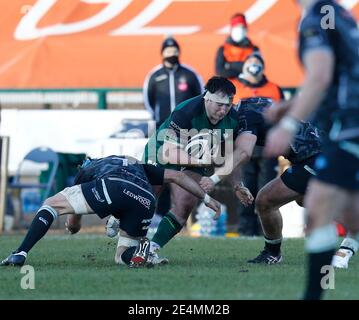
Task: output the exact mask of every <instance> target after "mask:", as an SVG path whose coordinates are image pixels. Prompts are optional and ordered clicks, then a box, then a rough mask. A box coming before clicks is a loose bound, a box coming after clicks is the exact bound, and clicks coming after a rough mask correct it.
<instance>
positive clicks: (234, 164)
mask: <svg viewBox="0 0 359 320" xmlns="http://www.w3.org/2000/svg"><path fill="white" fill-rule="evenodd" d="M256 142H257V136H256V135H255V134H252V133H251V132H249V131H248V132H243V133H242V134H240V135H239V136H238V137H237V138H236V140H235V147H234V151H233V153H232V154H229V155H228V156H226V160H225V163H224V165H223V166H222V167H220V168H218V169H216V171H215V173H214V174H213V175H212V176H211V177H203V178H202V179H201V181H200V185H201V187H202V188H203V189H204V190H205V191H206V192H211V191H213V189H214V186H215V185H216V184H217V183H219V182H220V181H221V180H223V179H225V178H226V177H227V176H228V175H230V174H231V173H232V172H233V170H234V169H235V168H238V167H240V166H242V165H243V164H245V163H246V162H248V161H249V159H250V158H251V156H252V154H253V149H254V147H255V145H256Z"/></svg>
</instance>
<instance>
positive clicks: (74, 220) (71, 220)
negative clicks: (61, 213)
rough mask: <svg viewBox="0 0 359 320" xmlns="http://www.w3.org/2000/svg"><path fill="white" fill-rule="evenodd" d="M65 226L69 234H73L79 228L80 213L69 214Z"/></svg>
mask: <svg viewBox="0 0 359 320" xmlns="http://www.w3.org/2000/svg"><path fill="white" fill-rule="evenodd" d="M65 228H66V230H67V231H68V232H70V233H71V234H75V233H77V232H79V231H80V229H81V215H78V214H69V215H68V216H67V219H66V222H65Z"/></svg>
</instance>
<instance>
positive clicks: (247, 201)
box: [234, 185, 254, 207]
mask: <svg viewBox="0 0 359 320" xmlns="http://www.w3.org/2000/svg"><path fill="white" fill-rule="evenodd" d="M234 190H235V193H236V196H237V198H238V199H239V200H240V201H241V203H242V204H243V205H244V206H245V207H248V206H249V205H251V204H252V203H253V200H254V197H253V195H252V193H251V192H250V191H249V189H248V188H246V187H245V186H240V185H237V186H236V187H235V189H234Z"/></svg>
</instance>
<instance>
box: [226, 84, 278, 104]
mask: <svg viewBox="0 0 359 320" xmlns="http://www.w3.org/2000/svg"><path fill="white" fill-rule="evenodd" d="M231 81H232V83H233V84H234V85H235V87H236V95H235V97H234V99H233V101H234V103H238V102H239V100H240V99H243V98H252V97H265V98H270V99H273V101H276V102H278V101H280V100H282V99H283V93H282V90H281V89H280V87H278V86H277V85H276V84H274V83H273V82H270V81H268V80H267V79H264V81H262V82H263V84H262V85H261V84H259V85H257V86H253V85H250V83H248V82H247V81H245V80H239V79H231Z"/></svg>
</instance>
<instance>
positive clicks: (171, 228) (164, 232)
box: [152, 212, 182, 248]
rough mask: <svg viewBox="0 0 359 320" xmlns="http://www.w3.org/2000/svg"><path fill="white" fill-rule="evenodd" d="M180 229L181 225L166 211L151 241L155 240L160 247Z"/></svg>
mask: <svg viewBox="0 0 359 320" xmlns="http://www.w3.org/2000/svg"><path fill="white" fill-rule="evenodd" d="M181 229H182V225H181V224H180V223H179V222H178V221H177V219H176V217H175V216H174V215H173V214H172V213H171V212H169V213H167V214H166V215H165V216H164V217H163V218H162V220H161V222H160V224H159V226H158V228H157V231H156V233H155V234H154V236H153V238H152V241H153V242H156V243H157V244H158V245H159V246H160V247H161V248H162V247H163V246H164V245H165V244H166V243H167V242H168V241H170V240H171V239H172V238H173V237H174V236H175V235H176V234H177V233H178V232H180V231H181Z"/></svg>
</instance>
